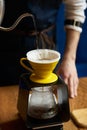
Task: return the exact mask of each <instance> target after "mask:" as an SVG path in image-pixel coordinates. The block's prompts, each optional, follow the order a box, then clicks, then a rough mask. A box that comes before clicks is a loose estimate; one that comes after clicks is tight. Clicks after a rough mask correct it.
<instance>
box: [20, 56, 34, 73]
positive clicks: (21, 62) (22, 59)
mask: <svg viewBox="0 0 87 130" xmlns="http://www.w3.org/2000/svg"><path fill="white" fill-rule="evenodd" d="M23 61H28V59H27V58H25V57H23V58H21V59H20V64H21V66H22V67H24V68H25V69H26V70H28V71H30V72H31V73H33V69H31V68H29V67H28V66H27V65H26V64H25V63H24V62H23ZM28 63H29V61H28Z"/></svg>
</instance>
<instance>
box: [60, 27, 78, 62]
mask: <svg viewBox="0 0 87 130" xmlns="http://www.w3.org/2000/svg"><path fill="white" fill-rule="evenodd" d="M79 38H80V32H79V31H75V30H73V29H66V43H65V51H64V56H63V59H71V60H74V61H75V59H76V51H77V46H78V43H79Z"/></svg>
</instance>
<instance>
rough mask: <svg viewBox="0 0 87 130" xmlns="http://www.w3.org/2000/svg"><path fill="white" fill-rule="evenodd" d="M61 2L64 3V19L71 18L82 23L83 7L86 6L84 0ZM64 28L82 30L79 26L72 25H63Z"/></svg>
mask: <svg viewBox="0 0 87 130" xmlns="http://www.w3.org/2000/svg"><path fill="white" fill-rule="evenodd" d="M63 3H64V4H65V19H72V20H76V21H79V22H81V23H84V21H85V9H86V7H87V4H86V0H63ZM65 28H72V29H75V30H77V31H80V32H81V31H82V28H81V27H76V26H73V25H65Z"/></svg>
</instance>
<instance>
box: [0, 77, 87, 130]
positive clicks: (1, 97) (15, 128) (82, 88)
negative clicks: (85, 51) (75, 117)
mask: <svg viewBox="0 0 87 130" xmlns="http://www.w3.org/2000/svg"><path fill="white" fill-rule="evenodd" d="M83 98H84V99H83ZM17 99H18V85H13V86H4V87H2V86H1V87H0V127H1V129H2V130H27V129H26V127H25V124H24V122H23V121H22V119H21V118H20V115H19V114H18V110H17ZM69 102H70V111H72V110H74V109H77V108H87V78H81V79H80V82H79V87H78V96H77V97H76V98H74V99H69ZM64 130H87V128H86V129H83V128H77V126H75V124H74V123H73V121H72V120H70V121H68V122H66V123H64Z"/></svg>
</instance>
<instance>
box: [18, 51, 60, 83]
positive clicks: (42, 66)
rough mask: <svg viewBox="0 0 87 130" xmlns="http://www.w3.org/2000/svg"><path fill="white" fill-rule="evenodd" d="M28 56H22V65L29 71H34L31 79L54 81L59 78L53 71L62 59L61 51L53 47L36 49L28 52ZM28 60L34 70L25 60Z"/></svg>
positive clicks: (44, 81) (34, 80) (38, 81)
mask: <svg viewBox="0 0 87 130" xmlns="http://www.w3.org/2000/svg"><path fill="white" fill-rule="evenodd" d="M26 55H27V58H21V59H20V63H21V65H22V66H23V67H24V68H25V69H27V70H28V71H32V74H31V76H30V79H31V80H32V81H33V82H37V83H52V82H55V81H56V80H57V79H58V76H57V75H56V74H55V73H53V70H54V69H55V67H56V65H57V64H58V62H59V60H60V53H59V52H57V51H55V50H51V49H36V50H32V51H29V52H27V54H26ZM24 60H27V61H28V63H29V64H30V65H31V67H32V70H31V69H30V68H29V67H28V66H26V65H25V63H24V62H23V61H24Z"/></svg>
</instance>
